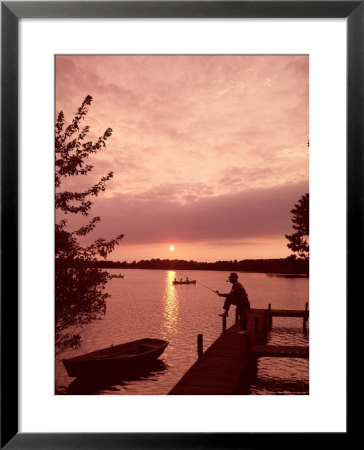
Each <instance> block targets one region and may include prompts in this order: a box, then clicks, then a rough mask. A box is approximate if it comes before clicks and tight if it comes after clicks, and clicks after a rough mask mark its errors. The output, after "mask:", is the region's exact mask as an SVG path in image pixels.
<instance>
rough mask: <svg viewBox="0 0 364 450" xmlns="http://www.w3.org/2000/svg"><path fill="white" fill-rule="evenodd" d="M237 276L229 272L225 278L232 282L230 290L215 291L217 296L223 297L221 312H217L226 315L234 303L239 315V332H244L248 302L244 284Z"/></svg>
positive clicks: (248, 307)
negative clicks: (223, 291)
mask: <svg viewBox="0 0 364 450" xmlns="http://www.w3.org/2000/svg"><path fill="white" fill-rule="evenodd" d="M238 278H239V276H238V274H236V273H231V274H230V275H229V278H228V280H227V281H229V282H230V283H231V284H232V286H231V291H230V292H229V293H228V294H220V292H219V291H216V293H217V294H218V295H219V297H225V302H224V306H223V312H222V313H221V314H219V316H222V317H227V316H228V315H229V313H228V312H229V309H230V306H231V305H236V307H237V310H238V314H239V316H240V331H239V334H245V333H246V328H247V311H248V310H249V309H250V302H249V299H248V294H247V293H246V290H245V288H244V286H243V285H242V284H241V283H240V282H239V281H238Z"/></svg>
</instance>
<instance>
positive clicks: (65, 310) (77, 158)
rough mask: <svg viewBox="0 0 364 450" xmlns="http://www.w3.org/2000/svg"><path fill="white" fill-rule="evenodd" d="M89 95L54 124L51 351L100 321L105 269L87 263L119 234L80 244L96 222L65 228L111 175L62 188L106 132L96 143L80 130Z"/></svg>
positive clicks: (83, 167) (76, 341) (75, 341)
mask: <svg viewBox="0 0 364 450" xmlns="http://www.w3.org/2000/svg"><path fill="white" fill-rule="evenodd" d="M91 102H92V97H91V96H87V97H86V98H85V100H84V101H83V103H82V105H81V106H80V107H79V108H78V110H77V112H76V115H75V117H74V118H73V120H72V122H71V124H70V125H68V126H67V127H66V126H65V119H64V114H63V112H62V111H61V112H60V113H59V114H58V117H57V119H56V125H55V186H56V194H55V207H56V210H57V211H58V214H57V216H62V219H59V220H58V221H57V222H56V226H55V327H56V337H55V341H56V354H59V353H61V352H63V351H64V350H66V349H68V348H78V347H79V346H80V343H81V335H80V333H81V331H82V330H81V329H82V327H83V326H85V325H87V324H88V323H90V322H92V321H94V320H97V319H101V318H102V316H103V315H104V314H105V312H106V299H107V298H108V297H109V296H110V295H109V294H107V293H106V292H105V291H104V289H105V285H106V283H107V282H108V281H109V279H111V276H110V274H109V273H108V272H106V271H104V270H102V269H100V268H97V267H94V266H92V265H91V264H90V263H91V262H94V261H96V260H97V257H101V258H103V259H106V257H107V255H108V254H109V253H110V252H111V251H112V250H113V249H114V247H115V245H116V244H118V243H119V241H120V240H121V239H122V238H123V237H124V235H123V234H120V235H119V236H117V237H116V238H115V239H113V240H111V241H106V240H105V239H103V238H100V239H97V240H96V241H94V242H93V243H92V244H91V245H88V246H82V245H81V244H80V243H79V241H78V239H79V238H80V237H82V236H86V235H87V234H88V233H90V232H91V231H92V230H93V229H94V228H95V226H96V224H97V223H98V222H99V221H100V217H94V218H93V219H91V220H90V221H89V222H88V223H87V224H86V225H85V226H82V227H81V228H79V229H77V230H73V231H70V230H68V224H67V220H66V219H65V218H64V217H65V216H66V215H67V214H81V215H83V216H88V215H89V213H90V210H91V206H92V202H91V201H90V197H92V196H97V195H98V194H99V193H100V192H102V191H105V188H106V182H107V181H108V180H110V179H111V178H112V177H113V173H112V172H109V173H108V174H107V175H106V176H104V177H102V178H101V180H100V181H99V182H98V183H97V184H95V185H93V186H91V187H90V188H89V189H86V190H85V191H83V192H72V191H69V190H67V189H62V181H63V180H64V179H65V178H66V177H73V176H82V175H87V174H88V173H89V172H90V171H91V170H92V168H93V166H92V165H90V164H86V160H87V158H88V157H89V156H90V155H91V154H93V153H96V152H98V151H99V150H101V149H103V148H105V147H106V140H107V139H108V138H109V137H110V136H111V134H112V129H111V128H108V129H107V130H106V131H105V132H104V134H103V135H102V136H100V137H99V138H98V140H97V141H95V142H93V141H86V136H87V134H88V132H89V130H90V127H89V126H85V127H83V128H81V122H82V121H83V120H84V119H85V116H86V115H87V112H88V107H89V106H90V105H91Z"/></svg>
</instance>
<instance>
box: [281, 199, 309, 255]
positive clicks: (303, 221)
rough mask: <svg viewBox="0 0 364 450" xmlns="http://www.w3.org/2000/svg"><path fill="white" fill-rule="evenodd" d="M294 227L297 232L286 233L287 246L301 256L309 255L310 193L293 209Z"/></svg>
mask: <svg viewBox="0 0 364 450" xmlns="http://www.w3.org/2000/svg"><path fill="white" fill-rule="evenodd" d="M291 214H292V219H291V220H292V224H293V225H292V227H293V229H294V230H295V233H293V234H291V235H286V238H287V239H288V240H289V244H287V247H288V248H290V249H291V250H292V251H293V252H294V253H298V255H299V256H300V257H301V258H304V259H308V257H309V234H310V233H309V194H304V195H303V196H302V197H301V198H300V199H299V200H298V203H296V204H295V207H294V208H293V209H292V210H291Z"/></svg>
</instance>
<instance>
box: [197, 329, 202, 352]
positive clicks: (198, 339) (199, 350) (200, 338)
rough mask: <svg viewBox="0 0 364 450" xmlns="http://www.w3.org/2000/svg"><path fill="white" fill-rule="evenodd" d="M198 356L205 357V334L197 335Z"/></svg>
mask: <svg viewBox="0 0 364 450" xmlns="http://www.w3.org/2000/svg"><path fill="white" fill-rule="evenodd" d="M197 354H198V356H202V355H203V334H198V335H197Z"/></svg>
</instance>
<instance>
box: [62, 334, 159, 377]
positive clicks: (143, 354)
mask: <svg viewBox="0 0 364 450" xmlns="http://www.w3.org/2000/svg"><path fill="white" fill-rule="evenodd" d="M167 345H168V341H165V340H163V339H152V338H144V339H139V340H137V341H131V342H126V343H124V344H119V345H112V346H111V347H107V348H103V349H101V350H96V351H93V352H90V353H86V354H84V355H80V356H75V357H73V358H68V359H63V360H62V361H63V365H64V366H65V368H66V370H67V373H68V376H70V377H93V376H107V375H111V374H115V373H116V372H123V371H127V370H133V369H136V368H142V367H143V366H144V365H146V364H147V363H148V362H150V361H153V360H155V359H157V358H158V357H159V356H160V355H161V354H162V353H163V352H164V350H165V349H166V347H167Z"/></svg>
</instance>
